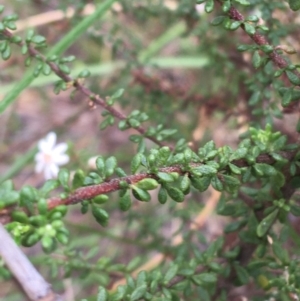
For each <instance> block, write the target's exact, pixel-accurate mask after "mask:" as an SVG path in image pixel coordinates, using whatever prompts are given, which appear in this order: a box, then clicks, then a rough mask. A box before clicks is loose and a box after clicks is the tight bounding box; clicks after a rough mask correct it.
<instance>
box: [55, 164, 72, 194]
mask: <svg viewBox="0 0 300 301" xmlns="http://www.w3.org/2000/svg"><path fill="white" fill-rule="evenodd" d="M57 178H58V181H59V182H60V184H61V186H62V187H63V188H65V189H68V188H69V178H70V172H69V171H68V170H67V169H66V168H62V169H61V170H60V171H59V173H58V177H57Z"/></svg>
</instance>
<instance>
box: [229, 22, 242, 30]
mask: <svg viewBox="0 0 300 301" xmlns="http://www.w3.org/2000/svg"><path fill="white" fill-rule="evenodd" d="M240 26H241V22H240V21H233V22H232V23H231V24H230V26H229V29H230V30H236V29H238V28H239V27H240Z"/></svg>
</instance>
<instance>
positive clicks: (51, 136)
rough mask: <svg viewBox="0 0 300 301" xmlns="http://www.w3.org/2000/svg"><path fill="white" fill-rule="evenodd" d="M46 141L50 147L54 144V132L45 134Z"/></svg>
mask: <svg viewBox="0 0 300 301" xmlns="http://www.w3.org/2000/svg"><path fill="white" fill-rule="evenodd" d="M46 141H47V143H48V145H49V147H51V149H52V148H53V147H54V146H55V143H56V134H55V133H54V132H50V133H49V134H48V135H47V136H46Z"/></svg>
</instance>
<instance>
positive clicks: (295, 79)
mask: <svg viewBox="0 0 300 301" xmlns="http://www.w3.org/2000/svg"><path fill="white" fill-rule="evenodd" d="M286 75H287V77H288V78H289V80H290V82H291V83H292V84H294V85H300V78H299V77H298V76H297V75H296V74H294V73H293V72H291V71H286Z"/></svg>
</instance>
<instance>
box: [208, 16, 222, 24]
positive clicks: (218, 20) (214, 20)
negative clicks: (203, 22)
mask: <svg viewBox="0 0 300 301" xmlns="http://www.w3.org/2000/svg"><path fill="white" fill-rule="evenodd" d="M225 18H226V17H225V16H218V17H216V18H214V19H213V20H212V21H211V23H210V24H211V25H213V26H218V25H220V24H222V23H223V21H224V20H225Z"/></svg>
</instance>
